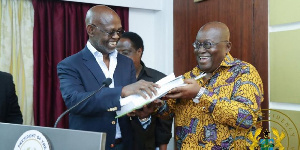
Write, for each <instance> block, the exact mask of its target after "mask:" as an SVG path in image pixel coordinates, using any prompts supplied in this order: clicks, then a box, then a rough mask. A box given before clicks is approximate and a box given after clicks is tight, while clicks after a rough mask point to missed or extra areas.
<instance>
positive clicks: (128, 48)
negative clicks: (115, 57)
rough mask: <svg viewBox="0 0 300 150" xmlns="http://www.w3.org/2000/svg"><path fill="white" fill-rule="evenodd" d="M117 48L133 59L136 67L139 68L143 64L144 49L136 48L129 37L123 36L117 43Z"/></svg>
mask: <svg viewBox="0 0 300 150" xmlns="http://www.w3.org/2000/svg"><path fill="white" fill-rule="evenodd" d="M117 50H118V52H119V53H120V54H123V55H125V56H127V57H129V58H131V59H132V61H133V63H134V66H135V68H136V69H137V68H138V67H139V65H140V64H141V57H142V49H141V48H139V49H135V48H134V46H133V43H132V42H131V41H130V39H128V38H121V39H120V40H119V42H118V44H117Z"/></svg>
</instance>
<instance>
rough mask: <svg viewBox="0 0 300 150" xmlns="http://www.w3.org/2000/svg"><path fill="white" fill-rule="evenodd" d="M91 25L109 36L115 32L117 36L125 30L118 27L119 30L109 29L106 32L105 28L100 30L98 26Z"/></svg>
mask: <svg viewBox="0 0 300 150" xmlns="http://www.w3.org/2000/svg"><path fill="white" fill-rule="evenodd" d="M92 26H94V27H96V28H97V29H99V30H100V31H101V32H103V33H105V34H106V35H109V36H110V37H112V36H114V35H115V34H116V33H117V35H118V36H121V35H122V34H123V33H124V32H125V31H124V29H120V30H117V31H110V32H107V31H105V30H102V29H101V28H100V27H98V26H96V25H94V24H92Z"/></svg>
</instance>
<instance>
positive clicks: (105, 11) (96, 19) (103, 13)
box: [85, 5, 120, 26]
mask: <svg viewBox="0 0 300 150" xmlns="http://www.w3.org/2000/svg"><path fill="white" fill-rule="evenodd" d="M114 17H116V18H118V19H119V20H120V17H119V16H118V14H117V13H116V12H115V11H114V10H112V9H111V8H109V7H107V6H104V5H96V6H94V7H92V8H90V9H89V10H88V11H87V13H86V17H85V24H86V26H87V25H89V24H93V23H99V24H105V23H106V22H107V21H109V20H112V19H113V18H114Z"/></svg>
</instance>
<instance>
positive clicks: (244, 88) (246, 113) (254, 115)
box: [158, 53, 263, 150]
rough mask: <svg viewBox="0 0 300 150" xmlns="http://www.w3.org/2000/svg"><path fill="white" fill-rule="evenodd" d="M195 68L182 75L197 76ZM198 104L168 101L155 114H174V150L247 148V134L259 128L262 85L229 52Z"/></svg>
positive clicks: (250, 69)
mask: <svg viewBox="0 0 300 150" xmlns="http://www.w3.org/2000/svg"><path fill="white" fill-rule="evenodd" d="M201 72H202V71H201V70H200V69H199V67H195V68H193V70H192V71H190V72H187V73H185V74H184V77H185V78H186V79H188V78H194V77H196V76H198V75H199V74H200V73H201ZM197 82H198V84H199V85H200V86H202V87H205V92H204V94H203V95H202V96H201V98H200V99H199V101H200V102H199V103H195V102H193V100H191V99H177V100H168V101H167V102H166V103H165V105H164V106H163V107H162V108H161V109H160V110H159V111H158V114H159V115H161V117H173V116H174V115H175V135H176V147H177V149H178V150H180V149H181V150H202V149H203V150H204V149H205V150H207V149H209V150H210V149H212V150H227V149H235V150H243V149H247V147H248V146H250V145H251V142H250V141H249V140H248V139H247V135H248V133H249V132H250V131H252V132H254V131H255V130H256V128H258V127H261V109H260V105H261V102H262V101H263V84H262V81H261V78H260V76H259V74H258V72H257V70H256V69H255V67H254V66H252V65H251V64H249V63H247V62H244V61H241V60H238V59H234V58H233V57H232V56H231V55H230V54H229V53H228V54H227V55H226V57H225V59H224V60H223V61H222V63H221V65H220V67H219V68H218V69H217V70H216V71H215V72H214V73H213V75H212V77H211V78H210V80H208V82H206V83H204V82H203V80H202V79H199V80H198V81H197Z"/></svg>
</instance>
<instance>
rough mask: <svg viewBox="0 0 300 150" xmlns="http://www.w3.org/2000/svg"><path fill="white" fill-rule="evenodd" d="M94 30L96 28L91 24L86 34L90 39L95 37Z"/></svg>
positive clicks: (87, 27)
mask: <svg viewBox="0 0 300 150" xmlns="http://www.w3.org/2000/svg"><path fill="white" fill-rule="evenodd" d="M94 30H95V28H94V27H93V26H92V25H90V24H89V25H87V26H86V32H87V34H88V35H89V36H90V37H93V36H94Z"/></svg>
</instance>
